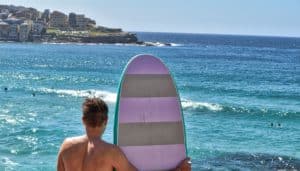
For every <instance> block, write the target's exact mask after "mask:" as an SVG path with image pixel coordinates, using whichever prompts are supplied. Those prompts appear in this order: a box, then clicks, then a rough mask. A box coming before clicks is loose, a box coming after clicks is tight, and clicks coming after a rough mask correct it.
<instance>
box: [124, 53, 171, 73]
mask: <svg viewBox="0 0 300 171" xmlns="http://www.w3.org/2000/svg"><path fill="white" fill-rule="evenodd" d="M126 74H169V70H168V69H167V68H166V66H165V65H164V64H163V63H162V62H161V61H160V60H159V59H158V58H155V57H153V56H151V55H139V56H137V57H136V58H134V59H133V60H132V61H131V63H130V64H129V65H128V66H127V70H126Z"/></svg>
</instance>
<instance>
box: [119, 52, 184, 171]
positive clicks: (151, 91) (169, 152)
mask: <svg viewBox="0 0 300 171" xmlns="http://www.w3.org/2000/svg"><path fill="white" fill-rule="evenodd" d="M114 143H115V144H116V145H118V146H120V147H121V149H122V150H123V152H124V153H125V155H126V156H127V158H128V160H129V161H130V162H131V163H132V164H133V165H134V166H136V167H137V168H138V170H170V169H173V168H175V167H176V166H177V165H178V164H179V163H180V162H181V161H182V160H183V159H185V157H186V153H187V150H186V141H185V129H184V121H183V115H182V109H181V104H180V97H179V95H178V93H177V89H176V86H175V84H174V82H173V79H172V76H171V73H170V72H169V70H168V68H167V67H166V66H165V65H164V64H163V63H162V61H161V60H160V59H158V58H156V57H154V56H151V55H138V56H135V57H134V58H132V59H131V60H130V61H129V63H128V64H127V66H126V68H125V70H124V71H123V75H122V79H121V82H120V85H119V91H118V99H117V104H116V115H115V125H114Z"/></svg>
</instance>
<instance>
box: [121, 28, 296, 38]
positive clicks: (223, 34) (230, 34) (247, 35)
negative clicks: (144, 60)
mask: <svg viewBox="0 0 300 171" xmlns="http://www.w3.org/2000/svg"><path fill="white" fill-rule="evenodd" d="M124 31H125V32H131V33H135V32H136V33H138V32H140V33H171V34H201V35H219V36H245V37H275V38H276V37H277V38H296V39H300V35H299V36H285V35H271V34H270V35H263V34H235V33H205V32H202V33H199V32H172V31H171V32H166V31H137V30H135V31H128V30H124Z"/></svg>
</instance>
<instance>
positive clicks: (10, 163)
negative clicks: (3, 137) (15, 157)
mask: <svg viewBox="0 0 300 171" xmlns="http://www.w3.org/2000/svg"><path fill="white" fill-rule="evenodd" d="M1 161H2V164H4V165H5V166H7V167H9V168H10V169H12V168H11V166H16V165H19V164H18V163H16V162H14V161H12V160H10V159H9V158H8V157H3V158H2V160H1Z"/></svg>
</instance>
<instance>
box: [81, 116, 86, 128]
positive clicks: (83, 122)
mask: <svg viewBox="0 0 300 171" xmlns="http://www.w3.org/2000/svg"><path fill="white" fill-rule="evenodd" d="M81 121H82V124H83V125H84V126H86V124H85V121H84V119H83V117H82V118H81Z"/></svg>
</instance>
